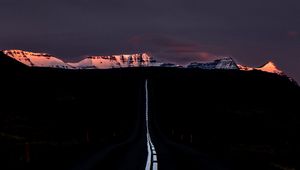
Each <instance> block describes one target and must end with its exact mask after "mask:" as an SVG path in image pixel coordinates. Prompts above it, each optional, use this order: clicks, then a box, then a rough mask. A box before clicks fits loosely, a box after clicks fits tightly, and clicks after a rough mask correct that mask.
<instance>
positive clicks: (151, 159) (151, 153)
mask: <svg viewBox="0 0 300 170" xmlns="http://www.w3.org/2000/svg"><path fill="white" fill-rule="evenodd" d="M145 97H146V100H145V101H146V109H145V110H146V130H147V151H148V157H147V163H146V168H145V170H157V167H158V162H157V155H156V150H155V147H154V145H153V143H152V140H151V136H150V132H149V122H148V121H149V117H148V111H149V108H148V104H149V103H148V80H146V81H145Z"/></svg>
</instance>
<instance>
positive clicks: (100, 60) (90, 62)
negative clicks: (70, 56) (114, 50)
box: [68, 53, 160, 69]
mask: <svg viewBox="0 0 300 170" xmlns="http://www.w3.org/2000/svg"><path fill="white" fill-rule="evenodd" d="M68 64H69V65H71V66H73V67H75V68H79V69H109V68H123V67H149V66H159V65H160V63H156V62H155V60H153V58H152V57H151V56H150V55H149V54H147V53H138V54H121V55H111V56H90V57H87V58H86V59H83V60H81V61H79V62H78V63H68Z"/></svg>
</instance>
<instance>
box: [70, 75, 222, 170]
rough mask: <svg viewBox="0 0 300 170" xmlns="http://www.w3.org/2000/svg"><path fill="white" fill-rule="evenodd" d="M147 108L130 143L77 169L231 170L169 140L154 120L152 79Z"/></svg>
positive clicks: (88, 159) (98, 154)
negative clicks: (152, 114)
mask: <svg viewBox="0 0 300 170" xmlns="http://www.w3.org/2000/svg"><path fill="white" fill-rule="evenodd" d="M143 95H144V96H140V97H141V100H140V103H139V104H141V105H143V107H141V108H143V109H141V114H140V115H139V116H138V120H137V122H138V123H137V124H136V128H135V131H134V132H133V133H132V136H130V137H129V138H128V140H127V141H125V142H123V143H121V144H118V145H115V146H110V147H107V148H105V149H101V150H95V151H94V152H93V153H91V154H90V155H89V156H87V157H85V159H83V160H81V161H79V162H78V164H76V165H75V166H74V167H73V168H72V169H73V170H96V169H105V170H158V169H159V170H187V169H202V170H219V169H227V168H225V166H224V164H223V163H222V162H221V161H219V160H213V159H210V158H209V157H208V156H206V155H203V154H201V153H198V152H196V151H194V150H193V149H191V148H188V147H186V146H183V145H179V144H177V143H174V142H172V141H170V140H168V139H167V138H166V137H164V135H162V133H161V132H160V131H159V128H158V127H157V126H156V123H155V121H154V120H152V119H151V117H152V116H151V109H149V108H150V107H149V105H151V99H149V96H148V80H145V89H144V93H143Z"/></svg>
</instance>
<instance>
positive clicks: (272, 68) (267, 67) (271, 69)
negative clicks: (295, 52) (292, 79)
mask: <svg viewBox="0 0 300 170" xmlns="http://www.w3.org/2000/svg"><path fill="white" fill-rule="evenodd" d="M238 67H239V69H240V70H242V71H251V70H260V71H264V72H268V73H275V74H279V75H283V74H284V73H283V71H281V70H280V69H278V68H277V66H276V65H275V64H274V63H273V62H272V61H269V62H267V63H266V64H264V65H263V66H261V67H248V66H244V65H240V64H238Z"/></svg>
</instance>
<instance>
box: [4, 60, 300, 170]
mask: <svg viewBox="0 0 300 170" xmlns="http://www.w3.org/2000/svg"><path fill="white" fill-rule="evenodd" d="M0 79H1V83H0V89H1V95H0V103H1V105H0V169H1V170H2V169H4V170H5V169H33V170H41V169H43V170H48V169H49V170H50V169H51V170H52V169H105V170H106V169H108V170H109V169H130V170H135V169H145V166H146V159H147V144H146V133H145V131H146V128H145V80H146V79H147V80H148V90H149V99H148V100H149V128H150V133H151V137H152V141H153V143H154V145H155V147H156V152H157V157H158V168H159V169H162V170H163V169H170V170H173V169H176V170H181V169H182V170H186V169H210V170H214V169H234V170H253V169H263V170H268V169H270V170H296V169H299V168H300V165H299V162H300V156H299V154H300V149H299V148H300V141H299V139H298V138H299V130H300V116H299V113H300V112H299V110H300V109H299V101H300V100H299V97H300V90H299V87H298V86H297V85H296V84H295V83H293V82H291V81H290V80H289V79H288V78H286V77H282V76H278V75H275V74H269V73H263V72H259V71H251V72H242V71H237V70H236V71H228V70H227V71H226V70H199V69H181V68H127V69H111V70H61V69H50V68H29V67H26V66H24V65H22V64H20V63H18V62H16V61H14V60H12V59H10V58H0Z"/></svg>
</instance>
